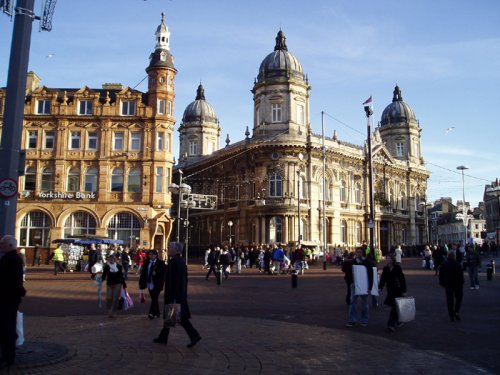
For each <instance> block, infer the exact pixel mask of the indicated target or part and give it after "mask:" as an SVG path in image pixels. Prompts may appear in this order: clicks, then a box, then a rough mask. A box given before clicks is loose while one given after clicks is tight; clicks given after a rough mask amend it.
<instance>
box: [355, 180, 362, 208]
mask: <svg viewBox="0 0 500 375" xmlns="http://www.w3.org/2000/svg"><path fill="white" fill-rule="evenodd" d="M354 203H356V204H361V185H360V184H359V183H356V184H355V185H354Z"/></svg>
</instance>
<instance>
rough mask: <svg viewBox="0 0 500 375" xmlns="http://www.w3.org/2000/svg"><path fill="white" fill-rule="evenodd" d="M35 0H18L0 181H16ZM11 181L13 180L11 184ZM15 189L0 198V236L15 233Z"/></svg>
mask: <svg viewBox="0 0 500 375" xmlns="http://www.w3.org/2000/svg"><path fill="white" fill-rule="evenodd" d="M33 6H34V0H18V1H17V5H16V9H15V13H16V14H15V17H14V32H13V33H12V44H11V50H10V61H9V73H8V80H7V94H6V98H5V116H4V121H3V130H2V143H1V144H0V160H1V163H0V183H1V182H2V181H3V180H4V179H6V178H10V179H12V180H14V181H15V183H16V186H15V187H16V188H17V184H18V182H19V170H20V169H22V170H24V165H20V164H21V163H20V156H21V150H20V148H21V139H22V131H23V118H24V116H23V115H24V99H25V90H26V80H27V77H26V75H27V72H28V62H29V51H30V43H31V28H32V22H33V18H34V14H33ZM12 185H13V184H12ZM16 211H17V189H16V194H15V195H13V196H12V197H9V198H6V197H2V198H1V199H0V236H3V235H5V234H11V235H15V228H16Z"/></svg>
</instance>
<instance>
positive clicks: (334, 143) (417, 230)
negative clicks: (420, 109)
mask: <svg viewBox="0 0 500 375" xmlns="http://www.w3.org/2000/svg"><path fill="white" fill-rule="evenodd" d="M310 90H311V86H310V85H309V81H308V78H307V75H306V73H305V71H304V70H303V67H302V65H301V63H300V61H299V60H298V59H297V57H295V56H294V55H293V54H292V53H290V52H289V51H288V47H287V43H286V38H285V35H284V33H283V32H282V31H281V30H280V31H279V33H278V35H277V37H276V44H275V47H274V51H272V52H271V53H269V54H268V55H267V56H266V57H265V58H264V59H263V61H262V63H261V65H260V67H259V70H258V74H257V78H256V79H255V82H254V84H253V88H252V93H253V107H254V111H253V112H254V118H253V129H252V132H250V130H249V129H248V128H247V129H246V131H245V133H244V134H245V138H244V139H243V140H241V141H238V142H236V143H232V144H231V142H230V140H229V138H227V139H226V146H225V147H224V148H221V149H217V145H218V144H219V137H220V124H219V119H218V118H217V116H216V111H215V109H214V108H213V107H212V106H211V105H210V104H208V102H206V100H205V95H204V89H203V87H201V86H200V87H199V88H198V95H197V97H196V101H195V102H193V103H191V104H189V105H188V106H187V108H186V110H185V112H184V115H183V120H182V123H181V125H180V128H179V132H180V155H179V160H178V163H177V165H176V166H175V167H174V170H173V173H174V176H173V178H172V180H173V181H175V182H177V181H179V179H180V176H179V171H182V177H183V182H184V183H187V184H189V185H190V186H191V188H192V193H197V194H210V195H216V196H217V197H218V200H217V205H216V207H214V209H213V210H196V207H194V209H193V208H192V209H190V210H189V211H188V212H189V213H188V215H189V219H188V220H186V212H185V210H184V209H181V215H180V216H181V218H184V219H183V223H184V225H183V230H182V231H181V235H180V237H181V238H180V239H181V240H182V239H183V238H185V237H187V236H189V242H190V244H191V245H192V246H197V245H199V246H206V245H207V244H211V243H223V242H229V240H231V241H232V242H233V243H243V244H252V243H268V242H281V243H289V242H292V241H297V240H298V239H299V234H300V237H301V239H302V241H307V242H308V243H317V244H321V242H322V241H321V238H323V231H326V243H327V244H328V245H334V244H342V245H345V246H348V247H350V248H353V247H355V246H356V245H358V244H361V242H362V241H364V240H368V231H369V230H368V213H369V207H368V204H367V203H368V202H369V193H368V191H369V186H368V166H367V165H368V163H367V148H366V147H365V146H358V145H353V144H349V143H347V142H343V141H341V140H339V139H337V138H336V137H335V136H334V137H325V144H324V146H325V148H324V150H325V155H326V173H325V175H323V144H322V142H323V140H322V137H321V136H320V135H318V134H314V133H313V132H312V128H311V123H310V112H309V108H310V107H309V93H310ZM200 92H203V95H200ZM207 97H209V95H207ZM360 128H364V125H360ZM241 130H242V133H243V131H244V129H241ZM420 132H421V128H420V125H419V122H418V121H417V119H416V116H415V113H414V111H413V109H412V108H411V107H410V106H409V105H408V104H407V103H405V102H404V101H403V98H402V94H401V90H400V89H399V87H398V86H396V87H395V89H394V93H393V100H392V103H390V104H389V105H388V106H387V107H386V108H385V110H384V111H383V113H382V117H381V120H380V122H379V124H378V126H377V127H376V129H375V131H374V132H373V134H372V150H373V161H374V164H373V168H374V176H375V178H374V195H375V202H376V207H375V223H374V226H375V237H376V239H375V240H376V243H378V244H379V246H381V248H382V250H383V251H386V250H388V249H389V248H390V247H391V246H393V245H396V244H406V245H417V244H421V243H423V242H424V241H425V229H426V228H425V225H426V224H425V218H424V209H425V197H426V188H427V179H428V177H429V172H428V171H427V169H426V168H425V165H424V159H423V157H422V154H421V147H420ZM213 141H215V143H214V144H213V145H212V146H210V144H211V142H213ZM323 183H324V184H325V194H324V195H323ZM188 198H189V197H187V196H186V197H183V199H182V200H185V199H188ZM323 202H324V203H325V204H324V205H323ZM323 206H324V207H325V210H323ZM174 209H176V210H177V209H178V207H177V205H174ZM323 215H325V217H326V218H325V221H326V227H323V225H322V223H323ZM228 223H229V224H230V225H228ZM231 224H232V225H231Z"/></svg>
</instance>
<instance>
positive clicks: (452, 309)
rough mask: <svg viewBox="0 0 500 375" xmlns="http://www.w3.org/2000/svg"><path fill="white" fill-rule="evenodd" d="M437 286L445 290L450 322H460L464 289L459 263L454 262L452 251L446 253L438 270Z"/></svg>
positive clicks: (454, 257)
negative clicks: (445, 257) (446, 255)
mask: <svg viewBox="0 0 500 375" xmlns="http://www.w3.org/2000/svg"><path fill="white" fill-rule="evenodd" d="M439 285H441V286H442V287H444V288H445V291H446V302H447V303H448V315H449V316H450V321H452V322H454V321H455V320H460V315H459V312H460V307H461V306H462V296H463V287H464V272H463V269H462V266H461V265H460V263H458V262H457V261H456V255H455V252H454V251H449V252H448V259H447V260H446V261H445V262H444V263H443V264H442V265H441V268H440V269H439Z"/></svg>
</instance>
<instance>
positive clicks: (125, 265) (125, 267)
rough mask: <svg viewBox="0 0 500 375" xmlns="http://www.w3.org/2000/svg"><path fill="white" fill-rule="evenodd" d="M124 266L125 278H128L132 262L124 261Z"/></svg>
mask: <svg viewBox="0 0 500 375" xmlns="http://www.w3.org/2000/svg"><path fill="white" fill-rule="evenodd" d="M122 267H123V278H124V279H125V280H127V279H128V270H129V268H130V264H128V263H125V262H124V263H122Z"/></svg>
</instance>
